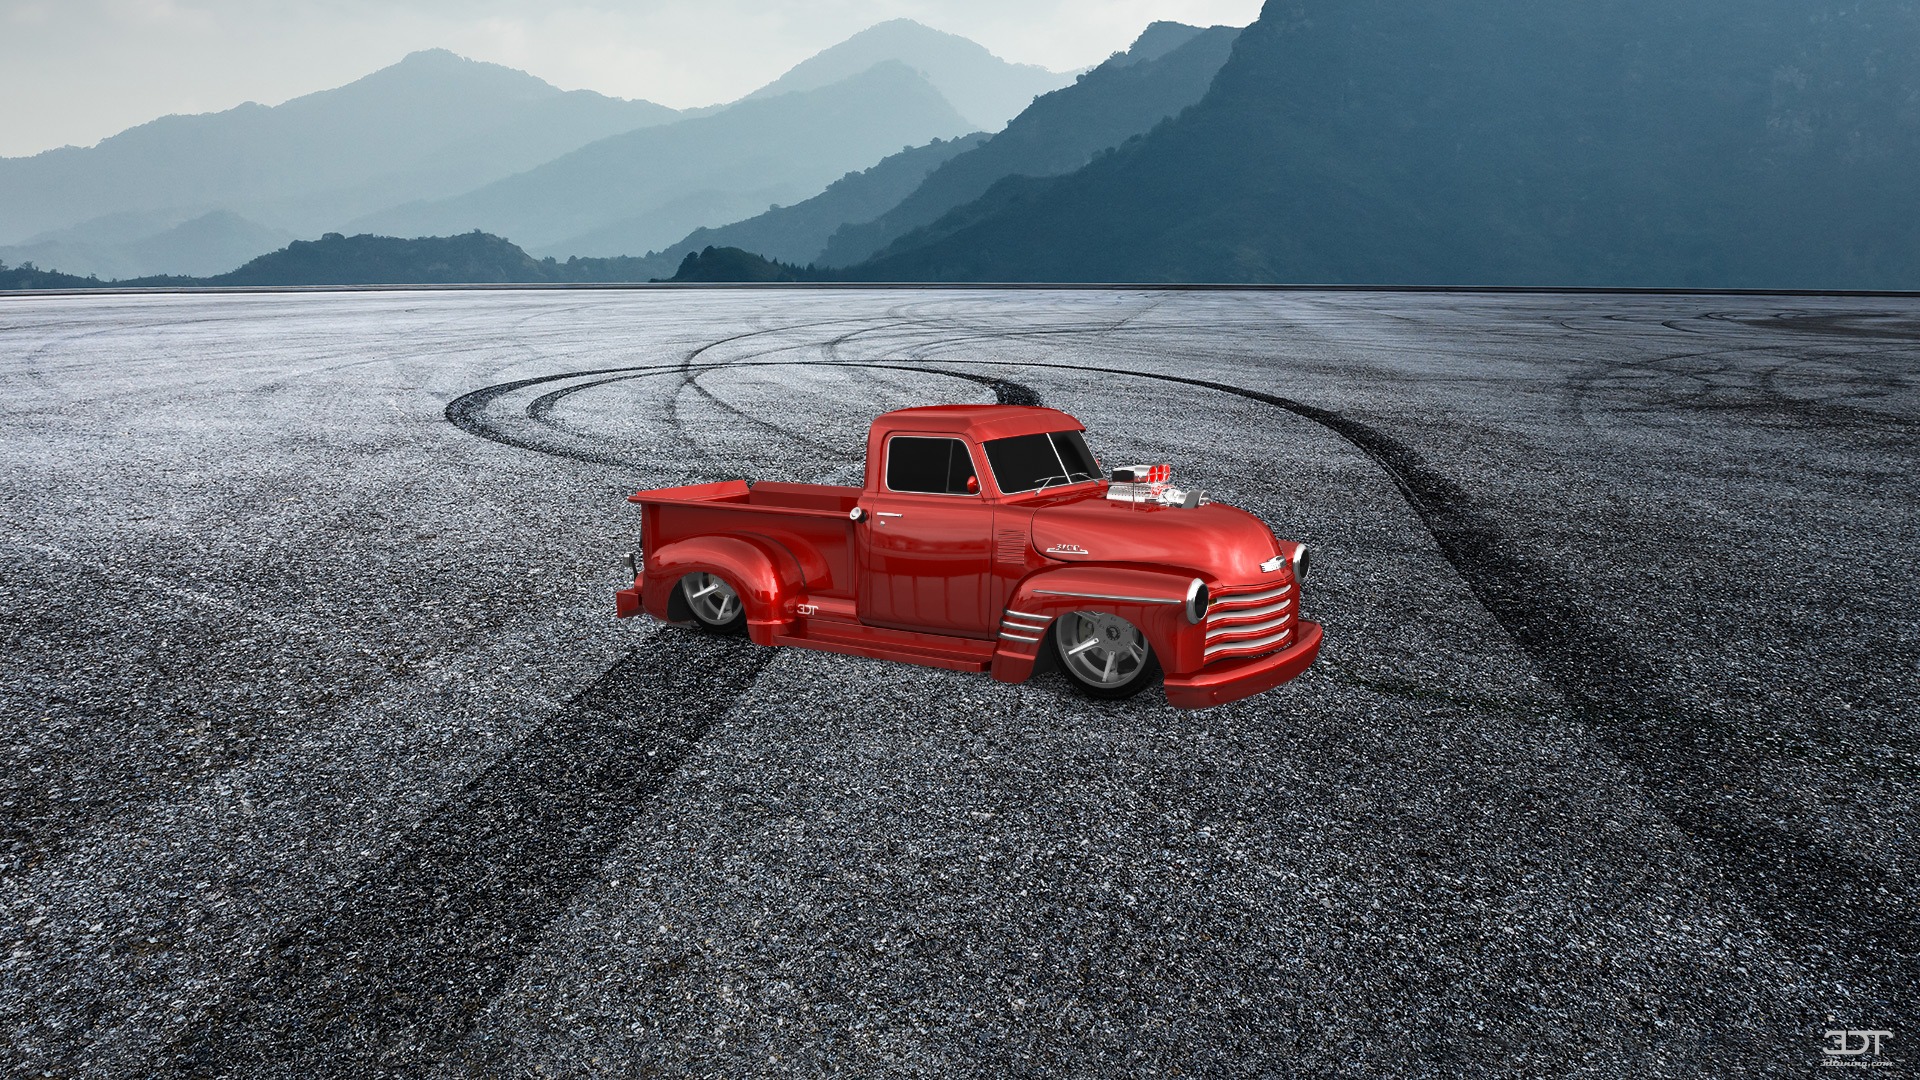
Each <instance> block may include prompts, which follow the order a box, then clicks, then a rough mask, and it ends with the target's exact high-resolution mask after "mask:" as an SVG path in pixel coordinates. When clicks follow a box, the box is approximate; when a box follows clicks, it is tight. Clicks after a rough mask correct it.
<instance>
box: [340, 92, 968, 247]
mask: <svg viewBox="0 0 1920 1080" xmlns="http://www.w3.org/2000/svg"><path fill="white" fill-rule="evenodd" d="M967 130H968V128H967V124H966V121H965V120H964V119H963V118H962V117H961V116H960V115H959V114H958V113H957V112H955V111H954V110H953V107H952V106H951V105H950V104H948V103H947V101H946V99H945V98H944V97H942V96H941V95H940V93H939V91H937V90H935V89H934V88H933V86H932V85H931V84H929V83H928V82H927V81H926V80H925V79H924V78H922V77H921V76H920V75H919V74H918V73H916V72H914V71H912V70H911V69H909V68H908V67H907V66H906V65H904V64H902V63H900V62H899V61H887V62H885V63H881V64H878V65H875V66H874V67H873V68H870V69H868V70H867V71H865V72H862V73H861V74H859V75H856V76H854V77H852V78H850V79H846V80H843V81H840V82H837V83H833V84H831V85H828V86H825V87H822V88H820V89H817V90H807V91H796V92H793V93H789V94H781V95H778V96H775V97H768V98H760V99H755V100H750V101H742V102H740V103H739V104H736V105H733V106H731V107H729V108H727V109H725V110H724V111H721V112H718V113H715V114H712V115H710V116H703V117H699V118H697V119H692V120H683V121H680V122H678V123H674V124H668V125H662V126H658V127H653V128H647V129H642V130H639V131H633V132H628V133H626V134H623V135H617V136H613V137H611V138H607V139H602V140H600V141H598V142H596V143H593V144H591V145H589V146H586V147H582V148H581V149H579V150H575V151H573V152H571V153H569V154H566V155H564V156H562V157H560V158H558V159H555V160H554V161H551V162H548V163H546V164H545V165H542V166H540V167H538V168H536V169H533V170H530V171H528V172H525V173H521V174H520V175H518V176H513V177H509V178H507V179H505V180H502V181H499V182H496V183H494V184H490V185H488V186H486V187H483V188H481V189H479V190H477V191H474V192H469V193H468V194H466V195H462V196H459V197H456V198H453V199H445V200H439V201H436V202H433V203H425V204H418V205H414V206H409V207H403V208H400V209H397V210H394V211H390V212H387V213H382V214H376V215H373V216H371V217H368V218H365V219H362V220H360V221H357V222H355V223H354V224H353V226H352V227H353V228H355V229H363V230H367V231H373V232H382V233H388V234H398V235H438V234H447V233H453V232H461V231H465V230H467V229H473V228H479V229H484V230H486V231H488V232H492V233H496V234H499V235H505V236H512V237H513V238H514V239H515V241H516V242H518V243H521V244H523V245H525V246H526V247H527V248H528V250H531V251H536V252H542V253H547V254H555V255H597V254H603V253H621V252H627V251H647V250H653V249H658V248H660V247H662V246H664V245H665V244H667V243H670V242H672V241H673V240H674V239H675V238H677V237H680V236H684V235H686V234H687V233H688V232H689V231H691V230H692V229H694V228H696V227H698V226H700V225H708V224H712V223H714V222H715V221H722V222H725V221H734V220H739V219H741V218H745V217H748V216H751V215H752V214H754V213H756V212H758V211H762V210H765V209H766V208H767V206H768V204H769V203H772V202H782V203H785V202H794V201H799V200H801V199H806V198H809V197H811V196H813V195H815V194H817V193H819V192H820V191H821V190H822V189H823V188H824V187H825V186H826V185H827V184H828V183H829V182H830V181H832V180H834V179H835V178H838V177H840V176H843V175H845V174H846V173H847V172H849V171H851V170H856V169H862V168H865V167H867V166H869V165H872V164H873V163H874V162H876V161H878V160H879V159H880V158H882V157H884V156H886V154H887V153H888V152H890V151H893V150H896V149H897V148H899V147H900V146H903V145H908V146H910V145H917V144H919V143H924V142H926V141H928V140H929V139H932V138H934V137H936V136H939V137H952V136H957V135H961V134H965V133H966V131H967ZM688 200H693V201H694V205H693V206H692V208H691V209H683V210H678V211H677V212H676V207H677V206H678V205H680V204H683V203H685V202H686V201H688Z"/></svg>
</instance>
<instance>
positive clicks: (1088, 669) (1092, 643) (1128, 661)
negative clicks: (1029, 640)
mask: <svg viewBox="0 0 1920 1080" xmlns="http://www.w3.org/2000/svg"><path fill="white" fill-rule="evenodd" d="M1053 648H1054V653H1055V655H1056V656H1057V657H1058V658H1059V661H1060V670H1061V672H1062V673H1063V674H1065V675H1066V677H1067V681H1068V682H1070V683H1072V684H1073V685H1074V687H1075V688H1077V689H1078V690H1079V691H1080V692H1081V693H1082V694H1085V695H1086V696H1088V697H1090V698H1094V699H1096V700H1099V701H1120V700H1122V699H1125V698H1130V697H1132V696H1134V695H1135V694H1138V693H1139V692H1140V691H1142V690H1145V689H1146V688H1147V687H1149V686H1152V685H1153V684H1154V683H1156V682H1159V681H1160V661H1159V658H1158V657H1156V656H1154V655H1153V646H1151V645H1149V644H1147V637H1146V635H1145V634H1143V633H1141V632H1140V630H1139V628H1138V627H1136V626H1134V625H1133V624H1132V623H1130V622H1128V621H1126V620H1125V619H1122V618H1120V617H1119V616H1117V615H1109V614H1106V613H1104V612H1098V611H1075V612H1070V613H1068V614H1066V615H1062V616H1061V617H1060V618H1058V619H1056V620H1054V624H1053Z"/></svg>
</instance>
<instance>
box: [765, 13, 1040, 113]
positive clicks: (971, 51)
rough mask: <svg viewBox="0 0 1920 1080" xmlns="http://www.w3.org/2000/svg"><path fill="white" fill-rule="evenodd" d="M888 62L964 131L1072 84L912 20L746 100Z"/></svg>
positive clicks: (852, 42) (836, 51)
mask: <svg viewBox="0 0 1920 1080" xmlns="http://www.w3.org/2000/svg"><path fill="white" fill-rule="evenodd" d="M888 60H898V61H900V62H901V63H904V64H906V65H907V66H908V67H910V68H912V69H914V70H915V71H918V72H920V73H921V74H922V75H923V76H924V77H925V78H926V80H927V81H928V82H929V83H932V84H933V86H934V88H935V89H937V90H939V91H940V93H941V95H942V96H944V97H945V98H946V99H947V100H948V101H950V102H952V103H953V107H954V108H955V109H958V110H959V111H960V115H962V116H964V117H966V118H967V123H966V125H965V127H966V129H967V130H982V131H998V130H1000V128H1001V127H1002V126H1003V125H1005V124H1006V122H1007V121H1008V120H1010V119H1012V118H1013V117H1014V116H1015V115H1016V114H1018V113H1019V112H1020V110H1022V109H1024V108H1026V107H1027V104H1028V103H1029V102H1031V101H1032V100H1033V99H1034V97H1035V96H1037V95H1039V94H1044V93H1046V92H1047V91H1049V90H1056V89H1058V88H1060V87H1061V86H1064V85H1066V84H1067V83H1068V82H1070V81H1071V80H1072V79H1073V76H1072V74H1071V73H1067V74H1062V73H1059V72H1053V71H1048V70H1047V69H1046V68H1042V67H1035V66H1033V65H1031V64H1010V63H1008V62H1007V61H1005V60H1002V59H1000V58H999V57H997V56H995V55H993V54H992V53H990V52H988V51H987V50H986V49H985V48H984V47H982V46H980V45H978V44H976V43H974V42H973V41H970V40H968V39H967V38H963V37H959V36H957V35H954V34H947V33H942V32H941V31H939V30H934V29H931V28H929V27H926V26H922V25H921V24H919V23H917V22H914V21H912V20H911V19H894V20H892V21H890V22H883V23H880V24H878V25H875V26H870V27H868V28H867V29H865V30H862V31H860V32H859V33H857V34H855V35H853V36H852V37H850V38H848V39H847V40H845V41H843V42H841V43H840V44H838V45H835V46H833V47H832V48H830V49H827V50H826V51H824V52H821V53H819V54H817V55H815V56H813V57H812V58H811V59H808V60H805V61H802V62H801V63H800V64H798V65H796V66H795V67H794V68H793V69H792V70H791V71H788V72H787V73H786V74H785V75H782V76H780V77H779V78H778V79H775V80H774V81H773V82H771V83H769V84H767V85H766V86H763V87H761V88H760V89H758V90H756V91H754V92H753V93H751V94H749V95H747V97H746V99H745V100H748V101H753V100H756V99H759V98H767V97H776V96H778V95H780V94H790V93H793V92H795V91H803V90H818V89H820V88H821V87H823V86H830V85H832V84H833V83H837V82H840V81H842V80H844V79H847V78H850V77H852V76H854V75H858V74H859V73H861V72H863V71H866V70H867V69H869V68H871V67H873V66H874V65H875V64H879V63H884V62H886V61H888Z"/></svg>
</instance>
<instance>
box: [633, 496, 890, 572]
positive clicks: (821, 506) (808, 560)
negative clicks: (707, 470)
mask: <svg viewBox="0 0 1920 1080" xmlns="http://www.w3.org/2000/svg"><path fill="white" fill-rule="evenodd" d="M627 501H629V502H636V503H639V504H640V505H641V506H642V507H643V511H642V527H641V532H642V544H643V546H644V548H645V553H646V555H647V557H648V559H649V561H651V558H652V556H653V553H654V552H656V551H658V550H659V549H660V548H662V547H664V546H666V545H668V544H671V543H674V542H676V541H679V540H686V539H692V538H694V537H699V536H740V537H748V538H752V539H755V540H758V541H760V542H763V543H771V544H776V545H778V546H779V547H781V548H784V549H785V550H786V551H787V553H788V554H789V555H791V556H792V557H793V559H794V561H795V562H796V563H797V564H798V565H799V567H800V572H801V574H802V576H803V577H804V578H805V579H806V591H807V594H808V595H809V596H812V597H817V598H851V597H852V596H853V595H854V558H853V521H852V519H850V518H848V517H847V513H848V511H851V510H852V509H853V508H854V506H855V505H856V504H857V503H859V501H860V489H859V488H852V487H833V486H829V485H826V484H783V483H778V482H774V481H762V482H760V483H756V484H752V485H749V484H747V482H746V481H744V480H726V481H721V482H719V483H713V484H693V485H689V486H687V487H672V488H656V489H654V490H652V491H642V492H639V493H637V494H634V495H629V496H627Z"/></svg>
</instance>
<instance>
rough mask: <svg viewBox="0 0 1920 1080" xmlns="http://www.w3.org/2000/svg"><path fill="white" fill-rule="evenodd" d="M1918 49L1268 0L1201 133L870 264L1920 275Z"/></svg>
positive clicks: (1381, 1) (1115, 274)
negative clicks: (1914, 193)
mask: <svg viewBox="0 0 1920 1080" xmlns="http://www.w3.org/2000/svg"><path fill="white" fill-rule="evenodd" d="M1914 55H1920V7H1916V5H1914V4H1912V3H1910V2H1906V0H1813V2H1798V0H1796V2H1793V3H1786V2H1782V0H1700V2H1698V3H1695V4H1690V5H1684V6H1677V5H1668V4H1665V3H1660V2H1656V0H1622V2H1621V3H1617V4H1614V5H1609V6H1608V7H1607V8H1606V9H1605V10H1604V11H1602V10H1600V9H1598V8H1596V7H1593V6H1590V5H1539V4H1533V3H1529V2H1523V0H1458V2H1456V3H1453V4H1448V5H1431V6H1422V7H1411V8H1410V7H1408V6H1406V5H1404V4H1399V3H1390V2H1388V0H1346V2H1343V3H1340V4H1334V3H1331V2H1330V0H1320V2H1298V0H1287V2H1281V0H1269V3H1268V4H1267V5H1266V8H1265V10H1264V11H1263V12H1262V14H1261V18H1260V20H1259V21H1257V22H1256V23H1255V24H1254V25H1253V26H1251V27H1249V28H1248V29H1247V30H1246V31H1245V32H1244V33H1243V34H1242V35H1241V37H1240V40H1239V41H1238V42H1237V43H1236V45H1235V48H1234V51H1233V55H1232V57H1231V59H1230V60H1229V61H1228V62H1227V64H1226V65H1225V66H1224V67H1223V68H1222V69H1221V71H1220V73H1219V75H1218V77H1217V78H1216V79H1215V81H1214V84H1213V87H1212V89H1211V90H1210V91H1209V93H1208V94H1207V96H1206V97H1205V98H1204V99H1203V100H1202V101H1201V102H1200V103H1199V104H1197V105H1195V106H1194V107H1193V108H1192V109H1189V110H1188V111H1187V112H1186V113H1184V114H1182V115H1181V116H1180V117H1179V118H1177V119H1175V120H1172V121H1169V122H1168V123H1167V124H1165V125H1163V126H1162V127H1160V128H1158V129H1156V130H1155V131H1154V132H1152V133H1151V134H1150V135H1148V136H1147V137H1146V138H1144V139H1142V140H1141V141H1139V142H1138V143H1135V144H1132V145H1130V146H1126V147H1123V148H1122V149H1121V150H1120V151H1119V152H1118V153H1115V154H1113V155H1111V156H1109V157H1106V158H1103V159H1101V160H1098V161H1095V162H1094V163H1093V164H1091V165H1089V166H1088V167H1087V168H1086V169H1083V170H1081V171H1080V172H1078V173H1075V174H1072V175H1070V176H1065V177H1061V178H1058V179H1055V180H1052V181H1047V182H1043V183H1040V184H1037V185H1031V184H1030V185H1022V186H1018V187H1017V189H1013V188H1010V189H1008V190H1001V191H998V192H994V193H990V198H989V200H987V202H988V203H989V205H982V206H978V207H975V208H973V210H972V211H971V212H970V216H971V217H972V218H973V220H972V221H971V222H970V223H968V224H965V225H964V226H963V227H959V228H957V229H952V230H949V231H946V232H945V233H941V234H940V235H934V236H931V237H930V238H928V241H927V242H925V243H923V244H921V245H920V246H918V247H915V248H914V249H913V250H910V251H897V252H896V253H895V254H893V255H891V256H889V257H887V258H884V259H880V260H877V261H875V262H873V263H869V264H866V265H864V266H861V267H859V268H857V270H856V271H854V273H855V274H856V275H857V276H859V277H862V278H868V279H899V280H1021V281H1044V280H1059V281H1206V280H1216V281H1282V282H1329V283H1342V282H1345V283H1387V284H1423V283H1435V284H1522V285H1525V284H1539V285H1639V286H1666V287H1681V288H1706V287H1752V288H1812V289H1840V288H1892V289H1899V288H1908V289H1911V288H1917V287H1920V219H1916V218H1915V216H1914V215H1913V214H1912V213H1911V211H1910V205H1911V187H1912V177H1913V176H1914V175H1916V174H1920V109H1914V108H1913V107H1912V103H1913V102H1915V101H1920V66H1916V65H1914V64H1913V63H1912V62H1911V58H1912V57H1913V56H1914ZM962 216H963V217H966V216H969V215H962ZM934 232H935V233H939V230H934Z"/></svg>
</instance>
